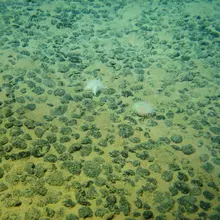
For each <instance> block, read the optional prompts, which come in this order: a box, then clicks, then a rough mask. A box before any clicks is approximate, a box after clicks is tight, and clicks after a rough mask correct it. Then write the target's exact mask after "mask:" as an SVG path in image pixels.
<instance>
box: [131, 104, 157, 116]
mask: <svg viewBox="0 0 220 220" xmlns="http://www.w3.org/2000/svg"><path fill="white" fill-rule="evenodd" d="M133 110H134V112H135V113H136V114H137V115H139V116H142V117H144V116H148V115H151V114H153V113H154V112H155V109H154V108H153V107H152V105H151V104H149V103H147V102H145V101H139V102H136V103H134V104H133Z"/></svg>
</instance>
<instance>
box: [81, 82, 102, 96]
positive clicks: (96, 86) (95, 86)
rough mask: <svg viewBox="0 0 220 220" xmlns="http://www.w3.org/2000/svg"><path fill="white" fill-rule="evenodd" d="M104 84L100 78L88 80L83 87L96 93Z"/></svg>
mask: <svg viewBox="0 0 220 220" xmlns="http://www.w3.org/2000/svg"><path fill="white" fill-rule="evenodd" d="M104 88H105V86H104V85H103V83H102V82H101V80H100V79H93V80H89V81H88V82H87V84H86V87H85V89H89V90H92V92H93V94H94V95H96V94H97V93H98V92H99V91H101V90H102V89H104Z"/></svg>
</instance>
